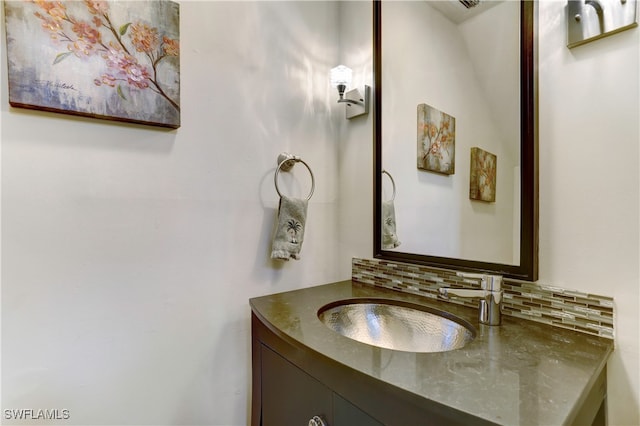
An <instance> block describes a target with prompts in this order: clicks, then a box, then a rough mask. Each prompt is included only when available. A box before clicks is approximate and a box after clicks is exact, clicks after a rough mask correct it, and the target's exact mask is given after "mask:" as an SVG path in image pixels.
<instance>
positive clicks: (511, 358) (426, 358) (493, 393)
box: [250, 281, 613, 425]
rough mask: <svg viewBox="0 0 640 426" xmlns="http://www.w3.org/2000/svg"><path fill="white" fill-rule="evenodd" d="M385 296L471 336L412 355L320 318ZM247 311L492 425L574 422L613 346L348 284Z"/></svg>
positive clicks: (280, 297) (279, 298)
mask: <svg viewBox="0 0 640 426" xmlns="http://www.w3.org/2000/svg"><path fill="white" fill-rule="evenodd" d="M354 297H383V298H388V299H395V300H402V301H408V302H413V303H420V304H423V305H425V306H430V307H433V308H436V309H440V310H444V311H447V312H450V313H452V314H454V315H456V316H459V317H460V318H463V319H465V320H467V321H469V322H470V323H471V324H472V325H473V326H474V327H475V328H476V330H477V336H476V338H475V339H474V340H473V341H472V342H471V343H468V344H467V345H466V346H465V347H464V348H462V349H457V350H454V351H449V352H438V353H412V352H402V351H394V350H389V349H381V348H377V347H373V346H369V345H366V344H363V343H359V342H356V341H354V340H351V339H349V338H346V337H344V336H341V335H339V334H338V333H336V332H334V331H332V330H330V329H329V328H328V327H326V326H325V325H324V324H323V323H322V322H320V320H319V319H318V317H317V312H318V310H319V309H320V308H321V307H322V306H324V305H325V304H327V303H330V302H334V301H338V300H342V299H349V298H354ZM250 303H251V308H252V310H253V312H254V313H255V314H256V315H257V316H258V318H260V319H261V320H262V321H263V322H264V323H265V324H266V325H267V326H268V327H269V328H271V329H272V330H273V331H275V332H276V333H278V334H279V335H281V336H283V337H285V338H288V339H291V340H293V341H295V342H296V343H298V344H301V345H304V346H306V347H308V348H309V349H311V350H313V351H316V352H318V353H319V354H321V355H324V356H327V357H329V358H331V359H333V360H335V361H337V362H339V363H341V364H344V365H346V366H348V367H350V368H352V369H354V370H356V371H359V372H361V373H363V374H366V375H369V376H371V377H373V378H375V379H378V380H381V381H383V382H384V383H387V384H389V385H392V386H396V387H398V388H400V389H403V390H405V391H408V392H411V393H413V394H416V395H418V396H420V397H423V398H427V399H429V400H431V401H434V402H438V403H441V404H444V405H446V406H449V407H452V408H455V409H457V410H460V411H462V412H465V413H468V414H470V415H473V416H476V417H478V418H481V419H484V420H488V421H491V422H495V423H498V424H506V425H514V424H539V425H560V424H566V423H568V422H570V421H572V420H573V418H574V416H575V415H576V412H577V410H578V409H579V408H580V405H581V404H582V402H583V399H584V397H585V394H586V392H588V390H589V389H590V388H591V387H592V385H593V383H594V381H595V380H596V378H597V377H598V375H599V374H600V373H601V372H602V370H603V368H604V367H605V365H606V362H607V359H608V358H609V355H610V354H611V352H612V351H613V341H612V340H609V339H605V338H602V337H596V336H591V335H588V334H583V333H578V332H575V331H571V330H565V329H561V328H557V327H552V326H549V325H545V324H539V323H535V322H532V321H527V320H523V319H519V318H514V317H510V316H504V315H503V317H502V325H501V326H486V325H483V324H479V323H478V312H477V310H475V309H471V308H467V307H464V306H460V305H456V304H452V303H448V302H445V301H439V300H431V299H427V298H424V297H419V296H414V295H411V294H406V293H401V292H397V291H392V290H385V289H381V288H375V287H373V286H368V285H363V284H359V283H356V282H352V281H341V282H337V283H333V284H326V285H321V286H317V287H311V288H306V289H301V290H295V291H289V292H285V293H279V294H273V295H269V296H263V297H256V298H253V299H251V300H250Z"/></svg>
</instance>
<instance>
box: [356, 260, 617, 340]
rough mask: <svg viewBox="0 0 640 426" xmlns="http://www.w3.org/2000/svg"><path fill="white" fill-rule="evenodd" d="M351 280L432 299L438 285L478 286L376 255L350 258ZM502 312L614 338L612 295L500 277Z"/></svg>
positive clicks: (452, 274)
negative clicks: (600, 294) (380, 258)
mask: <svg viewBox="0 0 640 426" xmlns="http://www.w3.org/2000/svg"><path fill="white" fill-rule="evenodd" d="M351 275H352V279H353V280H354V281H357V282H359V283H362V284H369V285H374V286H377V287H383V288H388V289H393V290H398V291H402V292H405V293H412V294H417V295H420V296H424V297H428V298H431V299H437V298H438V289H439V288H440V287H453V288H479V286H480V283H479V280H477V279H471V278H463V277H459V276H457V275H456V271H451V270H447V269H439V268H431V267H428V266H422V265H414V264H409V263H400V262H390V261H386V260H379V259H363V258H353V260H352V273H351ZM502 288H503V291H504V300H503V306H502V313H503V314H504V315H511V316H514V317H519V318H524V319H528V320H531V321H536V322H540V323H544V324H550V325H553V326H556V327H562V328H568V329H571V330H575V331H579V332H582V333H587V334H592V335H596V336H601V337H606V338H609V339H613V337H614V332H613V298H611V297H607V296H599V295H595V294H590V293H583V292H580V291H575V290H566V289H563V288H560V287H554V286H548V285H541V284H538V283H532V282H526V281H517V280H511V279H508V278H505V279H504V281H503V285H502ZM447 302H449V303H456V304H459V305H464V306H469V307H472V308H477V307H478V302H477V300H473V299H471V300H470V299H460V298H457V299H450V300H447Z"/></svg>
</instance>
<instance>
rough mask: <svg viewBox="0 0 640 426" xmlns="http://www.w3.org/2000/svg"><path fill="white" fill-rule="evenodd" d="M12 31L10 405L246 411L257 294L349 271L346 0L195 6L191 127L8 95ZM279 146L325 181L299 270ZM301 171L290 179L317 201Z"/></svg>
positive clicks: (221, 419)
mask: <svg viewBox="0 0 640 426" xmlns="http://www.w3.org/2000/svg"><path fill="white" fill-rule="evenodd" d="M1 22H2V23H3V25H4V17H2V20H1ZM1 32H2V43H1V47H0V49H3V51H2V55H1V58H0V64H1V66H2V81H1V82H0V86H1V87H2V96H1V99H0V104H1V114H2V115H1V117H2V119H1V122H2V130H1V136H2V232H3V234H2V249H3V251H2V255H3V256H2V326H3V327H2V391H3V392H2V408H3V409H5V408H35V409H37V408H59V409H69V410H70V415H71V419H70V422H63V423H65V424H84V425H89V424H208V425H244V424H247V418H248V417H247V416H248V412H249V409H248V407H249V405H248V404H249V397H250V394H249V389H250V341H249V334H250V329H249V312H250V310H249V304H248V300H249V298H250V297H253V296H258V295H264V294H268V293H274V292H279V291H285V290H289V289H293V288H299V287H306V286H311V285H317V284H322V283H326V282H332V281H336V280H340V279H346V278H348V277H350V272H351V267H350V265H351V259H350V258H347V257H343V256H340V255H339V253H338V251H337V250H336V241H337V240H338V239H339V238H338V208H337V202H338V196H339V192H338V164H337V162H336V158H337V139H338V127H337V123H338V119H339V118H341V114H340V113H341V112H342V113H343V111H342V109H341V108H339V107H338V106H337V105H335V104H334V102H335V99H336V93H335V89H332V88H331V87H329V85H328V84H327V75H328V70H329V69H330V68H331V67H333V66H335V64H336V62H337V60H338V54H339V52H338V33H339V31H338V20H337V4H336V3H333V2H282V3H274V2H228V3H225V2H186V1H185V2H181V34H180V36H181V37H180V38H181V46H182V52H181V86H182V127H181V128H180V129H179V130H177V131H166V130H157V129H154V128H150V127H142V126H137V127H134V126H127V125H122V124H113V123H108V122H104V121H97V120H88V119H78V118H71V117H65V116H61V115H56V114H48V113H38V112H31V111H26V110H20V109H13V108H10V107H9V106H8V95H7V93H6V87H7V76H6V60H7V58H6V52H5V51H4V47H5V40H4V28H2V31H1ZM281 151H289V152H291V153H294V154H297V155H300V156H301V157H302V158H303V159H305V160H306V161H307V162H308V163H309V165H310V166H311V167H312V169H313V172H314V173H315V178H316V190H315V194H314V196H313V198H312V199H311V202H310V205H309V212H308V224H307V228H306V231H307V232H306V235H305V241H304V245H303V248H302V259H301V260H299V261H291V262H289V263H284V264H283V263H276V262H273V261H271V260H270V259H269V257H268V255H269V246H270V238H271V231H272V225H273V223H274V220H275V214H276V208H277V194H276V192H275V189H274V185H273V175H274V171H275V166H276V158H277V156H278V154H279V153H280V152H281ZM370 164H371V162H370V161H367V162H366V166H367V167H370ZM293 174H294V176H295V177H296V181H297V182H298V183H299V184H296V183H295V182H292V181H291V179H287V176H286V174H281V175H283V176H282V187H283V190H285V191H287V193H289V194H290V195H297V196H303V195H306V191H308V183H309V182H308V177H307V176H308V175H307V174H306V171H305V169H304V168H303V167H302V166H297V167H295V168H294V170H293ZM367 216H370V214H369V213H367ZM369 231H370V228H367V232H369ZM360 254H361V255H362V253H360ZM367 254H368V253H367ZM2 415H4V412H3V414H2ZM41 424H45V423H44V422H41Z"/></svg>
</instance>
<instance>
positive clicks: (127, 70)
mask: <svg viewBox="0 0 640 426" xmlns="http://www.w3.org/2000/svg"><path fill="white" fill-rule="evenodd" d="M4 6H5V21H6V25H5V28H6V33H7V59H8V62H9V64H8V65H9V67H8V69H9V73H8V77H9V78H8V81H9V103H10V104H11V105H12V106H14V107H23V108H31V109H38V110H44V111H52V112H61V113H66V114H74V115H81V116H87V117H93V118H102V119H109V120H116V121H126V122H133V123H140V124H149V125H155V126H162V127H169V128H178V127H180V42H179V27H180V25H179V5H178V3H176V2H173V1H166V0H143V1H140V0H132V1H97V0H83V1H51V0H29V1H5V2H4Z"/></svg>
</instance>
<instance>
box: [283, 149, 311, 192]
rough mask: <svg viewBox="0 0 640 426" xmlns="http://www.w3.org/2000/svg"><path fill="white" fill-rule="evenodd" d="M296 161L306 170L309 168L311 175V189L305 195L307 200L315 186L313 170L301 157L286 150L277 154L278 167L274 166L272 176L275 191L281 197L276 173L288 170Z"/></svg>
mask: <svg viewBox="0 0 640 426" xmlns="http://www.w3.org/2000/svg"><path fill="white" fill-rule="evenodd" d="M296 163H302V164H304V166H305V167H306V168H307V170H309V174H310V175H311V191H310V192H309V195H308V196H307V201H309V200H310V199H311V196H312V195H313V191H314V189H315V187H316V180H315V177H314V176H313V172H312V171H311V167H309V165H308V164H307V163H306V162H305V161H304V160H303V159H302V158H300V157H298V156H295V155H291V154H289V153H287V152H283V153H281V154H280V155H278V167H277V168H276V173H275V175H274V176H273V181H274V183H275V185H276V192H277V193H278V195H279V196H280V197H282V193H281V192H280V188H278V173H280V170H282V171H285V172H288V171H289V170H291V168H292V167H293V166H294V165H295V164H296Z"/></svg>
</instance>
